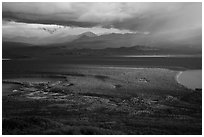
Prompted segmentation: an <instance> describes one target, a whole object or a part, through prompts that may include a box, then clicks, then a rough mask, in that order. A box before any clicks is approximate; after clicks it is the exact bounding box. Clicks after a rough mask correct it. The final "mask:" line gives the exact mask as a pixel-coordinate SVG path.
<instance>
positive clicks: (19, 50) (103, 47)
mask: <svg viewBox="0 0 204 137" xmlns="http://www.w3.org/2000/svg"><path fill="white" fill-rule="evenodd" d="M17 39H18V40H17ZM32 40H33V38H30V39H25V38H16V39H15V38H14V39H12V40H9V39H4V38H3V43H2V47H3V48H2V50H3V58H22V57H39V56H65V55H66V56H70V55H71V56H83V55H86V56H90V55H92V56H110V55H141V54H142V55H144V54H201V50H200V49H199V48H194V47H193V46H192V44H190V45H186V44H184V45H179V46H174V45H172V46H152V45H147V44H146V43H147V42H148V41H149V40H150V39H149V37H148V36H146V35H144V34H140V33H138V34H137V33H126V34H118V33H111V34H104V35H99V36H98V35H96V34H94V33H93V32H85V33H82V34H80V35H72V36H69V37H68V38H67V37H61V38H60V39H59V37H57V38H56V39H54V38H51V37H50V38H47V39H42V41H43V40H44V41H49V40H50V44H48V43H47V42H46V43H47V44H44V45H43V44H38V43H37V44H36V43H35V44H33V42H34V41H32ZM53 41H54V42H55V43H54V44H53ZM39 43H40V42H39ZM42 45H43V46H42ZM40 53H42V54H40Z"/></svg>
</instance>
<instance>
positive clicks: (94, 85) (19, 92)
mask: <svg viewBox="0 0 204 137" xmlns="http://www.w3.org/2000/svg"><path fill="white" fill-rule="evenodd" d="M59 72H60V70H59ZM59 72H55V73H54V72H52V73H51V72H50V73H35V74H34V73H30V74H29V75H28V74H24V75H22V74H20V75H15V77H13V78H11V77H10V78H4V79H3V98H2V103H3V105H2V106H3V110H2V113H3V134H202V93H201V91H193V90H189V89H186V88H185V87H183V86H182V85H179V84H178V83H177V82H176V80H175V76H176V74H177V73H178V71H173V70H169V69H161V68H125V67H124V68H120V67H94V66H88V67H75V68H73V67H72V68H69V67H68V68H66V70H65V68H64V70H63V73H59ZM35 78H38V80H36V81H32V80H33V79H35ZM45 78H46V80H44V79H45ZM40 79H42V80H40ZM9 84H11V86H10V87H8V85H9ZM8 90H10V91H12V92H8Z"/></svg>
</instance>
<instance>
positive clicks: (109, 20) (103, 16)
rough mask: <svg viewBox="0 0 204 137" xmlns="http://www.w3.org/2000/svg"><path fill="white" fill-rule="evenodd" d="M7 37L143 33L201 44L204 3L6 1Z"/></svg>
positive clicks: (154, 41)
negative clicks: (88, 32) (203, 5)
mask: <svg viewBox="0 0 204 137" xmlns="http://www.w3.org/2000/svg"><path fill="white" fill-rule="evenodd" d="M2 5H3V6H2V24H3V26H2V30H3V32H2V34H3V39H12V38H16V37H27V38H33V39H36V38H47V37H53V36H54V37H68V36H70V35H79V34H81V33H83V32H87V31H91V32H94V33H96V34H97V35H102V34H107V33H122V34H124V33H140V34H143V35H144V37H145V36H147V37H148V38H149V39H151V40H150V41H151V43H149V44H155V45H156V44H161V43H162V44H163V43H165V42H166V43H168V42H169V41H171V42H174V43H178V45H179V44H180V43H181V42H184V43H187V44H188V43H190V44H194V45H195V46H198V47H199V46H200V47H201V46H202V45H201V43H202V3H199V2H197V3H192V2H191V3H190V2H185V3H184V2H183V3H177V2H176V3H167V2H165V3H150V2H148V3H147V2H146V3H141V2H135V3H133V2H130V3H119V2H114V3H99V2H98V3H79V2H77V3H61V2H59V3H53V2H52V3H31V2H27V3H22V2H21V3H13V2H12V3H11V2H9V3H6V2H3V4H2Z"/></svg>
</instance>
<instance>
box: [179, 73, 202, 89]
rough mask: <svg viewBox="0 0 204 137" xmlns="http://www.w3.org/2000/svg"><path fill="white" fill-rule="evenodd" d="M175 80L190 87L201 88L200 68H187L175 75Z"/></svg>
mask: <svg viewBox="0 0 204 137" xmlns="http://www.w3.org/2000/svg"><path fill="white" fill-rule="evenodd" d="M177 81H178V82H179V83H180V84H182V85H184V86H185V87H187V88H190V89H196V88H198V89H202V70H188V71H183V72H180V73H179V74H178V75H177Z"/></svg>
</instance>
